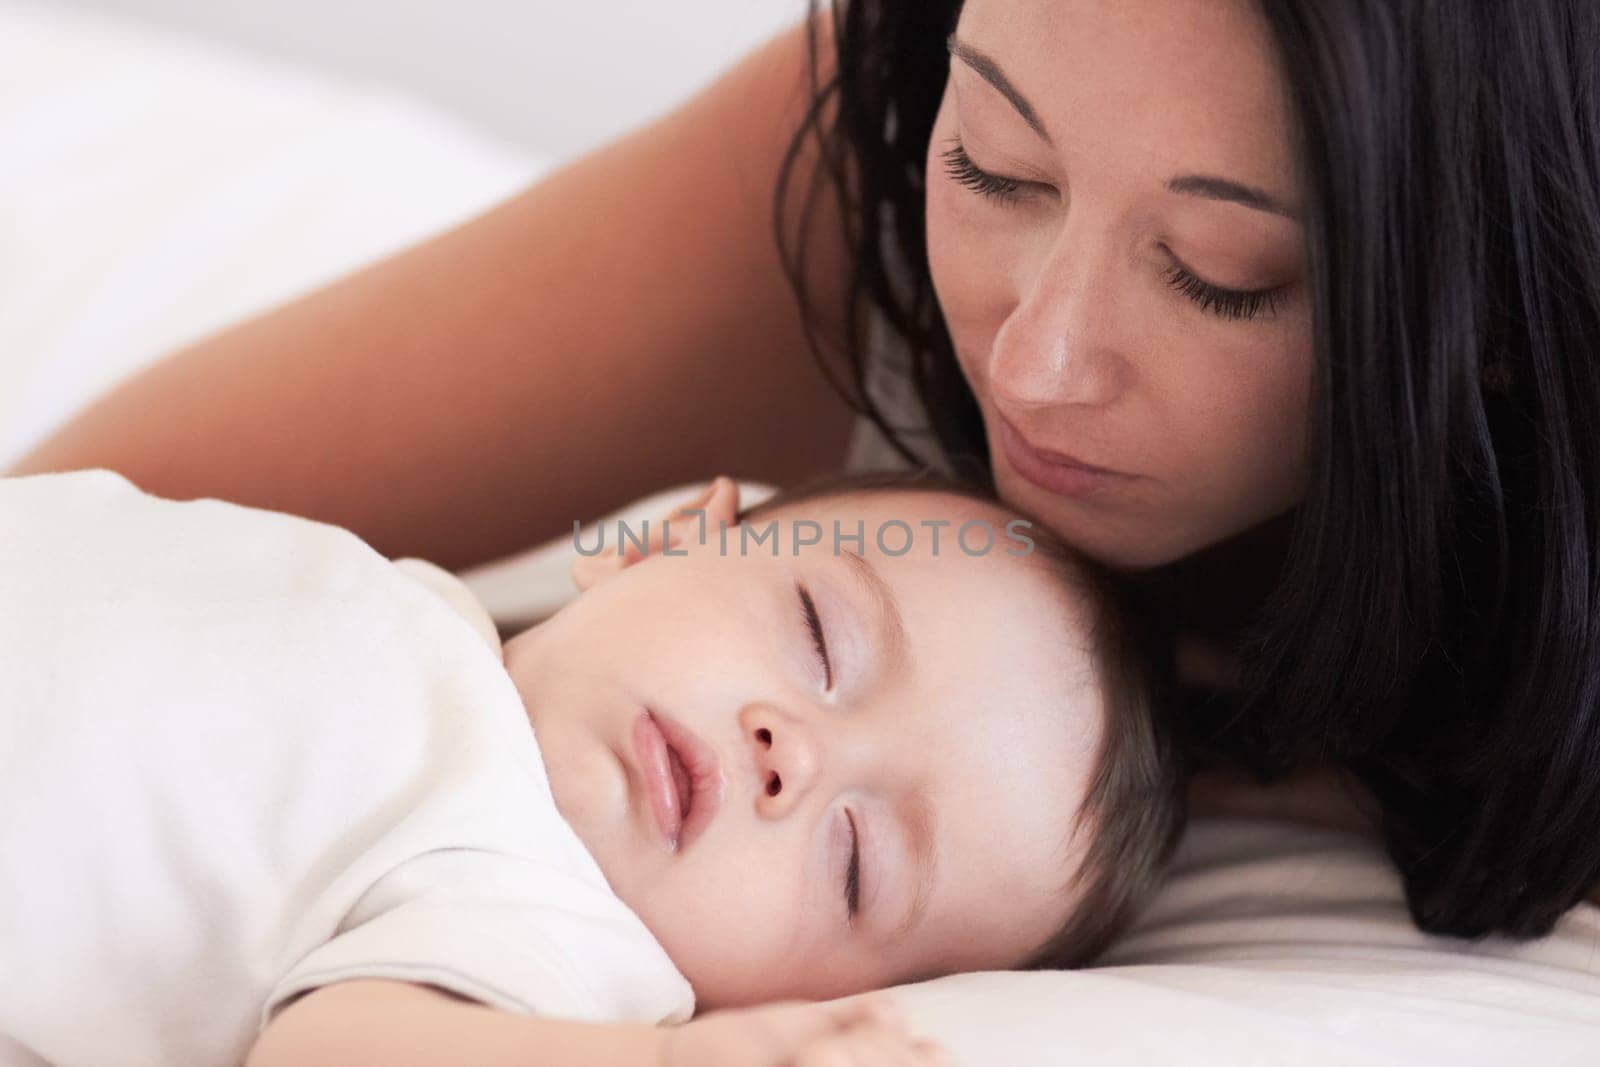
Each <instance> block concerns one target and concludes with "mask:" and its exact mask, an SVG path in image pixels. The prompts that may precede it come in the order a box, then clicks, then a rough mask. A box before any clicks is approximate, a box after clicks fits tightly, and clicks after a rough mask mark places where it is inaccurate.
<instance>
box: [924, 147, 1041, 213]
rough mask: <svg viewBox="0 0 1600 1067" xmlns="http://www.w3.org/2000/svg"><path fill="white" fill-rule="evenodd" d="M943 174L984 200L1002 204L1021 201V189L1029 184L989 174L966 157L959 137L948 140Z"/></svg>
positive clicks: (965, 150) (969, 157)
mask: <svg viewBox="0 0 1600 1067" xmlns="http://www.w3.org/2000/svg"><path fill="white" fill-rule="evenodd" d="M944 163H945V172H946V173H947V174H949V175H950V177H952V178H954V179H955V180H956V181H957V182H959V183H960V184H962V185H964V186H966V187H967V188H968V189H971V190H972V191H973V192H975V193H977V194H978V195H979V196H982V197H984V198H985V199H990V200H995V201H998V202H999V203H1002V204H1012V203H1016V202H1017V201H1019V200H1021V199H1022V197H1021V195H1020V193H1021V191H1022V188H1023V187H1024V186H1025V185H1028V184H1030V183H1028V182H1024V181H1019V180H1018V179H1016V178H1002V177H1000V176H999V175H998V174H990V173H989V172H988V171H986V170H984V169H982V168H981V167H979V166H978V165H977V164H976V163H974V162H973V161H972V157H971V156H969V155H967V149H966V146H964V145H963V144H962V143H961V139H960V138H959V137H952V138H951V139H950V147H949V148H948V149H946V150H945V153H944Z"/></svg>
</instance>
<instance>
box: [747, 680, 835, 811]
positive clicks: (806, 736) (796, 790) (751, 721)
mask: <svg viewBox="0 0 1600 1067" xmlns="http://www.w3.org/2000/svg"><path fill="white" fill-rule="evenodd" d="M739 724H740V726H741V728H742V729H743V731H744V735H745V741H746V743H747V744H748V746H749V751H750V753H751V755H752V757H753V760H754V765H755V801H756V811H757V813H758V814H760V815H762V816H763V817H765V818H769V819H778V818H783V817H784V816H785V815H787V814H788V813H789V812H790V811H792V810H794V807H795V805H797V804H799V803H800V802H801V801H802V800H804V799H805V797H806V794H807V793H809V792H810V791H811V789H812V787H813V786H814V785H816V782H817V779H818V777H819V776H820V775H821V773H822V751H821V746H820V744H819V743H818V739H817V736H816V733H815V731H814V730H813V729H811V728H810V727H808V726H807V725H806V724H805V723H803V722H802V721H800V720H799V719H798V718H796V717H795V716H793V715H790V714H788V713H786V712H784V711H782V710H780V709H779V708H776V707H774V706H772V705H770V704H750V705H747V706H746V707H745V708H744V709H742V710H741V711H740V713H739Z"/></svg>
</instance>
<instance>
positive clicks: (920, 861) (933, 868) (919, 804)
mask: <svg viewBox="0 0 1600 1067" xmlns="http://www.w3.org/2000/svg"><path fill="white" fill-rule="evenodd" d="M900 810H901V817H902V818H903V819H905V823H906V828H907V829H908V830H910V831H911V865H912V866H913V867H914V868H915V869H916V888H915V890H914V891H913V893H912V896H911V907H910V908H908V909H907V910H906V916H905V918H904V919H901V920H900V922H898V923H897V924H895V928H894V929H893V930H891V931H889V940H890V941H898V940H900V939H901V938H903V937H905V936H906V935H907V934H909V933H910V932H911V931H912V930H914V929H916V925H917V923H918V922H919V921H921V919H922V915H923V913H924V912H926V911H927V910H928V899H929V898H930V897H931V896H933V887H934V885H935V884H936V883H937V882H938V880H939V849H938V846H937V842H938V838H937V837H936V836H935V835H936V834H937V833H938V832H939V831H938V825H939V824H938V821H937V820H936V819H935V817H934V814H933V805H932V804H931V803H930V802H929V800H928V795H927V793H925V792H923V791H922V790H920V789H913V790H911V791H910V792H908V793H907V794H906V796H905V801H904V802H903V803H902V804H901V809H900Z"/></svg>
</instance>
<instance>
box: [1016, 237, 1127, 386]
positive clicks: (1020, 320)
mask: <svg viewBox="0 0 1600 1067" xmlns="http://www.w3.org/2000/svg"><path fill="white" fill-rule="evenodd" d="M1066 229H1067V230H1070V229H1071V227H1070V225H1069V226H1068V227H1067V228H1066ZM1088 243H1089V242H1087V241H1082V242H1077V243H1074V242H1073V241H1072V240H1070V239H1068V238H1067V237H1065V236H1064V237H1063V239H1062V240H1061V241H1060V242H1058V244H1057V245H1056V247H1055V248H1054V249H1053V250H1052V251H1051V253H1050V254H1049V255H1048V256H1045V257H1042V258H1041V260H1040V261H1038V262H1037V263H1036V264H1035V265H1033V266H1032V267H1031V268H1030V269H1029V270H1027V271H1025V272H1024V274H1025V275H1026V276H1024V277H1022V278H1019V280H1018V288H1017V300H1016V303H1015V304H1014V305H1013V306H1012V308H1011V311H1010V314H1009V315H1007V316H1006V319H1005V321H1004V322H1003V323H1002V324H1001V326H1000V329H999V331H998V332H997V333H996V334H995V337H994V342H993V345H992V347H991V350H990V354H989V367H988V371H989V392H990V394H991V395H992V396H993V397H994V400H995V403H996V404H997V405H998V406H999V407H1000V408H1001V409H1002V411H1004V412H1006V413H1008V414H1011V415H1023V414H1025V413H1026V412H1028V411H1030V410H1034V409H1038V408H1057V407H1065V406H1069V405H1070V406H1081V407H1103V406H1105V405H1107V404H1109V403H1111V401H1113V400H1114V399H1116V397H1117V394H1118V393H1119V392H1120V391H1121V385H1122V379H1123V374H1124V371H1125V366H1124V359H1123V356H1124V353H1123V352H1122V349H1123V347H1124V345H1122V344H1121V343H1119V341H1118V338H1117V333H1118V325H1117V323H1118V319H1119V316H1118V312H1117V308H1116V305H1117V302H1118V294H1117V293H1116V291H1115V290H1116V284H1115V281H1114V279H1113V277H1112V275H1113V273H1114V264H1113V263H1112V262H1111V261H1110V260H1109V258H1108V257H1104V256H1101V255H1097V254H1096V253H1095V252H1094V250H1093V249H1091V248H1088V247H1086V245H1087V244H1088Z"/></svg>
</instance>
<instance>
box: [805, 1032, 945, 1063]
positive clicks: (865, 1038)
mask: <svg viewBox="0 0 1600 1067" xmlns="http://www.w3.org/2000/svg"><path fill="white" fill-rule="evenodd" d="M793 1062H794V1067H933V1065H934V1064H936V1063H937V1062H938V1061H937V1060H933V1059H930V1058H928V1056H927V1055H925V1054H923V1053H920V1052H918V1051H917V1048H916V1043H915V1042H913V1040H912V1039H911V1038H908V1037H907V1036H906V1035H905V1033H903V1032H902V1031H900V1030H898V1029H894V1028H891V1027H888V1026H884V1025H882V1024H878V1023H859V1024H857V1025H855V1026H852V1027H850V1028H849V1029H848V1030H843V1031H840V1032H839V1033H836V1034H829V1035H827V1036H825V1037H820V1038H818V1039H817V1040H815V1041H813V1042H810V1043H809V1044H807V1045H806V1046H804V1047H803V1048H802V1049H801V1050H800V1051H799V1053H798V1054H797V1055H796V1056H795V1059H794V1061H793Z"/></svg>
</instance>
